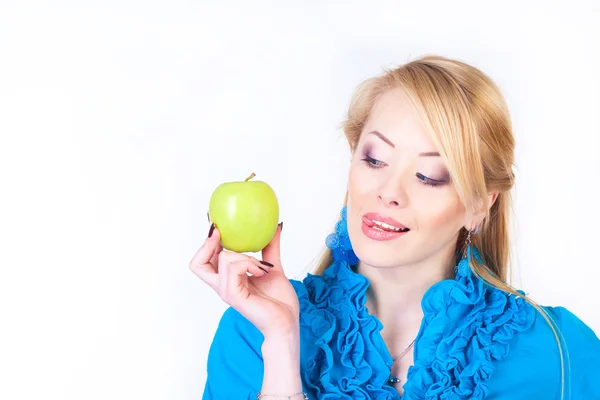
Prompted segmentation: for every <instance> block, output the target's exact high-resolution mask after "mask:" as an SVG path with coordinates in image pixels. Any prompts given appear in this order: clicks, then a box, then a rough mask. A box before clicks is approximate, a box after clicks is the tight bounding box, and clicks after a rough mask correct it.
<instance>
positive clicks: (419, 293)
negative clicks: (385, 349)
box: [357, 249, 455, 326]
mask: <svg viewBox="0 0 600 400" xmlns="http://www.w3.org/2000/svg"><path fill="white" fill-rule="evenodd" d="M454 264H455V256H454V249H451V251H450V252H447V251H441V252H439V254H436V255H435V256H433V257H430V258H428V259H425V260H422V261H419V262H418V263H414V264H410V265H401V266H396V267H385V268H381V267H376V266H371V265H367V264H366V263H363V262H362V261H361V262H359V264H358V267H357V272H358V273H359V274H361V275H363V276H365V277H366V278H367V279H368V280H369V282H370V285H369V289H368V290H367V307H368V308H369V310H370V312H372V313H374V314H375V315H377V316H378V317H379V319H380V320H382V321H384V325H388V326H389V325H392V326H396V325H406V324H410V323H411V322H412V323H415V322H417V321H420V320H421V319H422V317H423V311H422V308H421V300H422V299H423V295H424V294H425V292H426V291H427V290H428V289H429V288H430V287H431V286H433V285H434V284H436V283H437V282H439V281H442V280H444V279H453V278H454V273H453V271H454V267H455V265H454Z"/></svg>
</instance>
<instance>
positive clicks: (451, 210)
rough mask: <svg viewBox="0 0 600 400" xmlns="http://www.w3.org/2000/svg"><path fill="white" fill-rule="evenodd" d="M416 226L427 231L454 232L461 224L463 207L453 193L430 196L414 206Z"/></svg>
mask: <svg viewBox="0 0 600 400" xmlns="http://www.w3.org/2000/svg"><path fill="white" fill-rule="evenodd" d="M415 207H416V211H417V212H416V214H417V219H418V226H419V228H420V229H422V230H427V231H436V232H441V231H447V230H452V231H454V230H456V229H458V227H459V225H460V224H461V222H462V219H463V216H464V207H463V205H462V203H461V202H460V200H459V199H458V196H456V195H455V194H453V193H444V194H438V195H434V194H432V195H430V196H428V197H427V200H424V201H421V202H418V203H417V204H415Z"/></svg>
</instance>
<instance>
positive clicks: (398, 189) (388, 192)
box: [379, 178, 408, 208]
mask: <svg viewBox="0 0 600 400" xmlns="http://www.w3.org/2000/svg"><path fill="white" fill-rule="evenodd" d="M379 200H380V201H381V202H382V203H383V205H384V206H385V207H391V208H398V207H404V206H406V204H407V202H408V196H407V194H406V191H405V190H404V187H403V185H402V184H401V183H400V182H398V179H397V178H396V179H394V180H391V179H390V180H388V181H387V182H386V183H385V185H383V186H382V187H381V188H380V190H379Z"/></svg>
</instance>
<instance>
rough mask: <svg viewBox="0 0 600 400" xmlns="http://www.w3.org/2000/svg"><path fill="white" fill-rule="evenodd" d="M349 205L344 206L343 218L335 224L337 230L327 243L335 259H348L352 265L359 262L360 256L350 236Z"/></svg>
mask: <svg viewBox="0 0 600 400" xmlns="http://www.w3.org/2000/svg"><path fill="white" fill-rule="evenodd" d="M347 210H348V206H344V207H342V210H341V211H340V217H341V219H340V220H339V221H338V222H337V223H336V224H335V232H334V233H331V234H329V235H328V236H327V238H326V239H325V245H327V247H328V248H329V249H330V250H331V256H332V257H333V259H334V261H346V262H347V263H348V264H350V265H355V264H358V257H356V254H354V250H353V249H352V243H351V242H350V236H349V235H348V211H347Z"/></svg>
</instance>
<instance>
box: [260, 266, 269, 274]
mask: <svg viewBox="0 0 600 400" xmlns="http://www.w3.org/2000/svg"><path fill="white" fill-rule="evenodd" d="M258 268H260V269H262V270H263V271H264V272H265V274H268V273H269V271H267V270H266V269H264V268H262V267H258Z"/></svg>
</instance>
